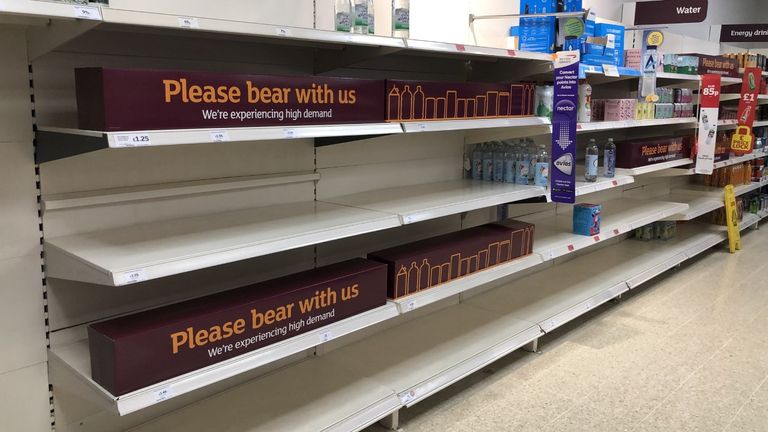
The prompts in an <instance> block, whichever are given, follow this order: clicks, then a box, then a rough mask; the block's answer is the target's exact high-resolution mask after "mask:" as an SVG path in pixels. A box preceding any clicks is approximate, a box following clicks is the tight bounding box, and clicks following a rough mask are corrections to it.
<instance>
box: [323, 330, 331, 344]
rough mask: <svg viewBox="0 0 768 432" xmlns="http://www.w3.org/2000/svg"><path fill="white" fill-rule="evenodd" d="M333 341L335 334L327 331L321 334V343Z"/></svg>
mask: <svg viewBox="0 0 768 432" xmlns="http://www.w3.org/2000/svg"><path fill="white" fill-rule="evenodd" d="M331 339H333V332H330V331H327V332H323V333H321V334H320V342H321V343H325V342H328V341H330V340H331Z"/></svg>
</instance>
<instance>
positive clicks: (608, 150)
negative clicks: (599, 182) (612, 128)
mask: <svg viewBox="0 0 768 432" xmlns="http://www.w3.org/2000/svg"><path fill="white" fill-rule="evenodd" d="M603 167H604V170H605V172H604V174H603V176H604V177H607V178H613V177H615V176H616V144H615V143H614V142H613V138H608V142H607V143H605V150H604V151H603Z"/></svg>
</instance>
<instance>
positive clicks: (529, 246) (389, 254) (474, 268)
mask: <svg viewBox="0 0 768 432" xmlns="http://www.w3.org/2000/svg"><path fill="white" fill-rule="evenodd" d="M533 234H534V226H533V225H532V224H529V223H525V222H519V221H506V222H503V223H499V224H488V225H482V226H478V227H474V228H469V229H465V230H462V231H458V232H455V233H449V234H445V235H442V236H438V237H433V238H429V239H426V240H422V241H418V242H413V243H409V244H405V245H401V246H396V247H393V248H390V249H385V250H381V251H377V252H371V253H369V254H368V259H372V260H376V261H380V262H383V263H386V264H387V272H388V278H387V283H388V291H387V295H388V296H389V298H392V299H397V298H401V297H404V296H407V295H409V294H415V293H417V292H419V291H423V290H426V289H431V288H435V287H436V286H439V285H440V284H441V283H445V282H449V281H452V280H456V279H458V278H461V277H464V276H467V275H469V274H472V273H475V272H478V271H482V270H484V269H486V268H490V267H493V266H495V265H498V264H502V263H505V262H507V261H510V260H513V259H515V258H520V257H523V256H526V255H530V254H531V253H532V252H533Z"/></svg>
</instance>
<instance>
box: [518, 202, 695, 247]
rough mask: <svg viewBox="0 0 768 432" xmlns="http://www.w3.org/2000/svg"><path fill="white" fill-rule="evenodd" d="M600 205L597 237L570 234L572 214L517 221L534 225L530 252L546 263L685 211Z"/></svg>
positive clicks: (676, 206)
mask: <svg viewBox="0 0 768 432" xmlns="http://www.w3.org/2000/svg"><path fill="white" fill-rule="evenodd" d="M602 205H603V209H602V215H601V216H602V221H601V226H600V234H598V235H596V236H583V235H577V234H573V214H572V213H571V212H570V211H568V212H566V213H563V214H559V215H554V216H542V215H539V214H534V215H530V216H525V217H521V218H518V219H520V220H523V221H526V222H530V223H533V224H535V225H536V234H535V237H534V242H533V251H534V253H537V254H539V255H540V256H541V257H542V260H544V261H549V260H553V259H555V258H558V257H561V256H563V255H567V254H569V253H572V252H576V251H578V250H581V249H585V248H587V247H590V246H592V245H594V244H597V243H600V242H604V241H606V240H610V239H612V238H614V237H616V236H619V235H622V234H626V233H628V232H630V231H632V230H634V229H635V228H639V227H641V226H643V225H647V224H649V223H651V222H655V221H658V220H661V219H664V218H666V217H669V216H671V215H673V214H676V213H679V212H681V211H685V210H686V209H687V208H688V204H685V203H677V202H667V201H655V200H634V199H627V198H621V199H616V200H611V201H607V202H604V203H602ZM569 210H570V209H569Z"/></svg>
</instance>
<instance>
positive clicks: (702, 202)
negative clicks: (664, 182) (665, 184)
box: [664, 193, 724, 221]
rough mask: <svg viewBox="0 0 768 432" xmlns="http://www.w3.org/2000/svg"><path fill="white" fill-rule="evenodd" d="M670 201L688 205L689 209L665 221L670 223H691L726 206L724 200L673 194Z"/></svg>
mask: <svg viewBox="0 0 768 432" xmlns="http://www.w3.org/2000/svg"><path fill="white" fill-rule="evenodd" d="M669 199H671V200H675V201H677V202H681V203H686V204H688V209H687V210H685V211H682V212H680V213H676V214H674V215H672V216H670V217H668V218H665V219H664V220H668V221H689V220H692V219H696V218H697V217H699V216H702V215H705V214H707V213H709V212H712V211H715V210H717V209H719V208H721V207H723V206H724V204H723V200H722V199H720V200H717V199H715V198H711V197H697V196H691V195H684V194H675V193H673V194H672V195H670V197H669Z"/></svg>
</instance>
